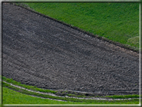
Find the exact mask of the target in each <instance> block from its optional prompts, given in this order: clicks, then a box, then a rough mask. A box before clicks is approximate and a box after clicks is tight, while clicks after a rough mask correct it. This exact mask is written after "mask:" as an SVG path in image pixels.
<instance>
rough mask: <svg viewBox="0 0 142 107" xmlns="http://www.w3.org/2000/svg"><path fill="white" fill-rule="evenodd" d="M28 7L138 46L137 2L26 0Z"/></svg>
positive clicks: (118, 40)
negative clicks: (37, 0)
mask: <svg viewBox="0 0 142 107" xmlns="http://www.w3.org/2000/svg"><path fill="white" fill-rule="evenodd" d="M25 4H26V5H28V6H29V7H30V8H31V9H33V10H35V11H37V12H39V13H42V14H45V15H47V16H50V17H52V18H55V19H57V20H60V21H62V22H64V23H67V24H70V25H72V26H75V27H78V28H80V29H82V30H85V31H87V32H90V33H92V34H94V35H98V36H101V37H105V38H107V39H109V40H112V41H114V42H119V43H121V44H125V45H127V46H131V47H133V48H136V49H138V48H139V4H138V3H25Z"/></svg>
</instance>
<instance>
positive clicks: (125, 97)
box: [2, 77, 139, 99]
mask: <svg viewBox="0 0 142 107" xmlns="http://www.w3.org/2000/svg"><path fill="white" fill-rule="evenodd" d="M2 79H3V81H6V82H8V83H12V84H13V85H17V86H20V87H23V88H26V89H29V90H33V91H38V92H43V93H52V94H55V95H57V96H60V97H62V96H67V97H76V98H77V97H78V98H91V97H95V98H111V99H128V98H139V95H110V96H94V95H90V96H88V94H87V95H86V93H85V94H82V93H75V92H74V93H70V92H69V91H67V90H65V91H55V90H49V89H42V88H37V87H36V86H30V85H25V84H21V83H20V82H17V81H14V80H13V79H9V78H6V77H2ZM3 84H4V85H6V86H9V87H12V86H10V85H8V84H6V83H4V82H3Z"/></svg>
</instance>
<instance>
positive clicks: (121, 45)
mask: <svg viewBox="0 0 142 107" xmlns="http://www.w3.org/2000/svg"><path fill="white" fill-rule="evenodd" d="M3 3H5V2H3ZM6 3H10V4H11V5H15V6H19V7H22V8H24V9H26V10H28V11H30V12H33V13H35V14H37V15H40V16H43V17H45V18H49V19H51V20H53V21H55V22H58V23H61V24H63V25H65V26H67V27H70V28H72V29H75V30H77V31H79V32H82V33H84V34H87V35H89V36H91V37H95V38H98V39H100V40H102V41H105V42H108V43H111V44H113V45H115V46H119V47H121V48H124V49H126V50H129V51H133V52H136V53H139V51H141V50H139V49H137V48H135V47H131V46H129V45H124V44H121V43H119V42H114V41H112V40H109V39H107V38H104V37H101V36H98V35H94V34H92V33H89V32H87V31H84V30H82V29H80V28H78V27H75V26H72V25H69V24H67V23H64V22H62V21H59V20H56V19H54V18H52V17H49V16H47V15H44V14H41V13H39V12H36V11H34V10H33V9H31V8H30V7H28V6H27V5H26V4H23V3H24V2H23V3H22V2H20V3H19V2H6Z"/></svg>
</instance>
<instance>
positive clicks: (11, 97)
mask: <svg viewBox="0 0 142 107" xmlns="http://www.w3.org/2000/svg"><path fill="white" fill-rule="evenodd" d="M3 86H4V87H3V104H41V103H42V104H47V103H48V104H138V103H139V100H138V99H131V100H115V101H105V100H85V99H75V98H65V97H55V96H49V95H42V94H39V93H34V92H28V91H26V90H23V89H18V88H16V87H13V86H10V85H8V84H6V83H3ZM7 87H8V88H10V89H13V90H16V91H18V92H15V91H13V90H10V89H8V88H7ZM19 92H20V93H19ZM25 94H28V95H34V96H38V97H43V98H50V99H56V100H65V101H67V102H64V101H55V102H54V100H49V99H41V98H35V99H37V100H36V101H34V100H35V99H34V97H31V96H27V95H25ZM28 97H29V98H28ZM46 100H47V101H48V102H44V101H46Z"/></svg>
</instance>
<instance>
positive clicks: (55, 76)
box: [2, 3, 139, 95]
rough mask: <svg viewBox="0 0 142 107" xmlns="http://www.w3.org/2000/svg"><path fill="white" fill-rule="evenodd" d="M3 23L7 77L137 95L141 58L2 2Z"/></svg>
mask: <svg viewBox="0 0 142 107" xmlns="http://www.w3.org/2000/svg"><path fill="white" fill-rule="evenodd" d="M2 18H3V20H2V22H3V28H2V31H3V35H2V45H3V46H2V48H3V50H2V58H3V72H2V74H3V76H5V77H7V78H12V79H14V80H16V81H19V82H21V83H24V84H28V85H33V86H37V87H40V88H46V89H56V90H74V91H82V92H88V93H89V92H91V93H94V94H96V95H98V94H99V95H111V94H138V87H139V85H138V84H139V58H138V53H135V52H132V51H130V50H126V49H123V48H121V47H118V46H115V45H113V44H111V43H108V42H105V41H103V40H100V39H97V38H95V37H91V36H89V35H87V34H85V33H83V32H80V31H78V30H76V29H73V28H71V27H69V26H66V25H64V24H61V23H59V22H56V21H54V20H51V19H49V18H47V17H43V16H41V15H38V14H36V13H33V12H31V11H28V10H26V9H24V8H21V7H18V6H14V5H12V4H5V3H3V17H2ZM90 27H91V26H90Z"/></svg>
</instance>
